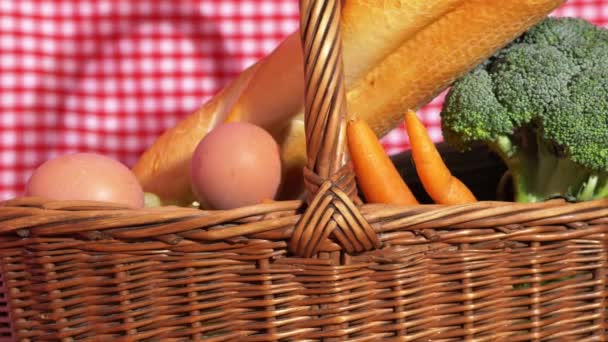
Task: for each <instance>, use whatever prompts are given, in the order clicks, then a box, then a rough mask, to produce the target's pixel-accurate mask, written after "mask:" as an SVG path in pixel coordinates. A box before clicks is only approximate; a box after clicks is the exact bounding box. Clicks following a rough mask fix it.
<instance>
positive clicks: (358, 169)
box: [346, 119, 418, 205]
mask: <svg viewBox="0 0 608 342" xmlns="http://www.w3.org/2000/svg"><path fill="white" fill-rule="evenodd" d="M346 133H347V139H348V147H349V151H350V156H351V160H352V163H353V167H354V170H355V176H356V179H357V182H358V184H359V187H360V189H361V192H362V193H363V195H364V197H365V200H366V201H367V202H368V203H383V204H397V205H416V204H418V201H417V200H416V198H415V197H414V195H413V194H412V192H411V191H410V189H409V187H408V186H407V184H406V183H405V181H404V180H403V178H401V175H400V174H399V172H398V171H397V169H396V168H395V165H394V164H393V162H392V161H391V160H390V158H389V157H388V155H387V154H386V152H385V151H384V148H383V147H382V145H381V143H380V141H379V140H378V137H377V136H376V134H375V133H374V131H373V130H372V129H371V128H370V127H369V126H368V124H367V123H366V122H365V121H364V120H362V119H355V120H350V121H349V122H348V126H347V131H346Z"/></svg>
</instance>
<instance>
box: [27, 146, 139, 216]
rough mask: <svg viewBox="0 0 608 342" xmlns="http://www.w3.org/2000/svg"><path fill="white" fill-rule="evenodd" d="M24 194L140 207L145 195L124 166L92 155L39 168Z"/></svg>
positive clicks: (66, 158)
mask: <svg viewBox="0 0 608 342" xmlns="http://www.w3.org/2000/svg"><path fill="white" fill-rule="evenodd" d="M25 194H26V195H28V196H39V197H45V198H49V199H53V200H86V201H101V202H112V203H117V204H124V205H126V206H129V207H133V208H141V207H143V204H144V192H143V190H142V188H141V185H140V184H139V182H138V180H137V178H135V175H134V174H133V173H132V172H131V170H129V168H128V167H126V166H125V165H124V164H122V163H120V162H118V161H116V160H114V159H112V158H109V157H106V156H103V155H99V154H94V153H74V154H67V155H63V156H59V157H57V158H54V159H51V160H48V161H46V162H45V163H43V164H42V165H40V166H39V167H38V168H37V169H36V170H35V171H34V173H33V174H32V176H31V177H30V179H29V181H28V184H27V186H26V191H25Z"/></svg>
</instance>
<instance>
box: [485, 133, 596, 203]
mask: <svg viewBox="0 0 608 342" xmlns="http://www.w3.org/2000/svg"><path fill="white" fill-rule="evenodd" d="M526 133H527V135H526V136H527V138H528V140H527V141H526V142H519V143H517V144H514V143H513V142H512V140H511V139H510V138H509V137H506V136H500V137H498V138H497V140H496V143H493V144H490V146H491V148H492V150H493V151H495V152H496V153H497V154H498V155H499V156H501V157H502V159H503V161H505V163H506V164H507V166H508V168H509V170H510V171H511V174H512V177H513V185H514V187H515V189H514V190H515V191H514V193H515V201H517V202H539V201H543V200H546V199H550V198H555V197H563V198H566V199H568V200H570V201H575V200H577V199H582V198H583V197H584V200H590V199H594V198H596V194H597V188H598V187H597V185H598V182H595V185H596V187H592V186H583V184H589V185H592V184H593V183H592V181H591V178H590V177H591V176H592V175H591V174H590V173H589V170H587V169H586V168H584V167H582V166H581V165H579V164H577V163H574V162H573V161H572V160H570V159H568V158H565V157H560V156H559V154H557V153H556V152H555V150H554V147H553V146H551V145H550V144H547V143H546V142H545V141H542V140H541V139H539V136H534V134H533V133H531V132H526ZM595 179H597V177H596V178H595ZM576 189H581V190H579V193H577V192H575V191H576ZM582 189H584V190H585V191H584V192H583V191H582ZM603 190H604V191H608V186H606V187H605V188H604V189H603ZM580 192H583V193H584V196H581V194H580Z"/></svg>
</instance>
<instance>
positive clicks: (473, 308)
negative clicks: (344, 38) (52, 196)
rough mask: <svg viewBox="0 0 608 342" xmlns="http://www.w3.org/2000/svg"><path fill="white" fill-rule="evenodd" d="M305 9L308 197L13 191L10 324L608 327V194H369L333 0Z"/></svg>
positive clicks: (182, 331)
mask: <svg viewBox="0 0 608 342" xmlns="http://www.w3.org/2000/svg"><path fill="white" fill-rule="evenodd" d="M301 9H302V22H301V24H302V38H303V39H302V43H303V46H304V53H305V61H306V68H305V71H306V75H305V77H306V84H307V88H306V102H305V103H306V139H307V140H306V141H307V147H308V155H309V163H308V166H307V168H306V170H305V172H304V174H305V176H306V185H307V189H308V194H309V196H308V198H307V200H306V201H303V202H300V201H285V202H274V203H267V204H260V205H256V206H251V207H244V208H239V209H235V210H229V211H202V210H197V209H192V208H178V207H161V208H150V209H141V210H129V209H127V208H122V207H119V206H115V205H110V204H101V203H89V202H67V201H63V202H53V201H48V200H44V199H39V198H18V199H15V200H11V201H7V202H4V203H2V205H1V206H0V257H1V258H0V260H1V262H0V265H1V268H2V269H1V270H2V275H3V276H4V280H5V282H6V286H7V288H8V289H9V290H8V293H9V304H10V318H11V323H12V327H13V333H14V334H15V336H16V339H17V340H20V341H77V340H78V341H81V340H82V341H85V340H86V341H191V340H205V341H228V340H230V341H288V340H292V341H293V340H295V341H318V340H323V341H377V340H386V341H390V340H403V341H431V340H432V341H501V340H508V341H606V340H608V335H607V334H606V329H607V327H608V326H607V323H608V321H607V314H608V312H607V311H606V310H607V299H606V294H607V293H608V292H607V291H608V288H607V283H608V278H607V269H608V265H607V263H608V261H607V260H608V259H607V247H608V246H607V244H606V242H607V238H606V237H607V233H608V206H607V204H608V202H606V201H595V202H584V203H576V204H572V203H566V202H563V201H560V200H554V201H548V202H545V203H538V204H520V203H509V202H488V201H483V202H478V203H475V204H468V205H460V206H441V205H421V206H415V207H399V206H388V205H370V204H363V203H361V201H360V199H358V198H357V191H356V185H355V179H354V175H353V172H352V169H351V166H350V163H349V160H348V154H347V153H346V150H347V149H346V148H345V130H344V125H345V122H346V120H347V116H346V113H345V105H344V104H345V100H344V89H343V83H342V66H341V47H340V44H339V42H340V39H339V38H340V32H339V25H338V20H337V19H336V18H338V17H339V16H340V5H339V1H337V0H333V1H302V8H301Z"/></svg>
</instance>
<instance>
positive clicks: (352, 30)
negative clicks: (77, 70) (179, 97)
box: [133, 0, 564, 205]
mask: <svg viewBox="0 0 608 342" xmlns="http://www.w3.org/2000/svg"><path fill="white" fill-rule="evenodd" d="M563 2H564V0H501V1H496V0H394V1H388V0H347V1H346V2H345V3H344V5H343V6H344V7H343V15H342V19H341V28H342V30H343V34H342V44H343V51H344V52H343V53H344V55H343V63H344V69H345V86H346V91H347V94H346V95H347V107H348V112H349V115H352V116H355V117H360V118H363V119H364V120H366V121H367V122H368V123H369V125H370V126H371V127H372V128H373V130H374V131H375V132H376V134H377V135H378V136H384V135H385V134H386V133H387V132H388V131H390V130H391V129H393V128H394V127H396V126H397V125H398V124H399V123H400V121H401V119H402V113H403V112H404V111H405V110H407V109H418V108H420V107H421V106H423V105H424V104H426V103H428V101H430V100H431V99H432V98H433V97H434V96H436V95H437V94H438V93H440V92H441V91H442V90H444V89H445V88H446V87H448V86H449V84H450V83H451V82H452V81H454V80H455V79H456V78H458V77H459V76H461V75H463V74H464V73H466V72H468V71H469V70H470V69H471V68H473V67H474V66H476V65H477V64H478V63H480V62H481V61H483V60H484V59H486V58H488V57H489V56H491V55H492V54H493V53H494V51H496V50H497V49H499V48H501V47H502V46H504V45H505V44H507V43H508V42H509V41H511V40H512V39H514V38H515V37H516V36H518V35H519V34H521V33H523V32H524V31H525V30H527V29H528V28H529V27H531V26H532V25H533V24H535V23H537V22H538V21H540V20H541V19H542V18H543V17H545V16H546V15H548V14H549V13H550V12H551V11H552V10H553V9H555V8H557V7H558V6H559V5H561V4H562V3H563ZM299 34H300V33H299V31H296V32H294V33H293V34H291V35H290V36H288V37H287V38H286V39H285V40H284V41H283V42H282V44H280V45H279V46H278V47H277V48H276V49H275V50H274V51H273V52H272V53H271V54H269V55H268V56H267V57H266V58H264V59H262V60H260V61H259V62H258V63H256V64H255V65H254V66H252V67H251V68H249V69H247V70H246V71H244V72H243V73H242V74H240V75H239V76H238V77H237V78H236V79H235V80H234V81H233V82H232V83H230V84H229V85H228V86H227V87H226V88H225V89H224V90H222V91H221V92H220V93H218V94H217V95H216V96H214V97H213V98H212V99H211V100H210V101H208V102H207V103H205V104H203V105H202V107H201V108H200V109H199V110H198V111H196V112H195V113H193V114H191V115H190V116H188V117H187V118H186V119H184V120H183V121H182V122H180V123H179V124H178V125H177V126H176V127H174V128H172V129H169V130H168V131H166V132H165V133H164V134H163V135H162V136H161V137H160V138H159V139H158V140H157V141H156V142H155V143H154V144H153V145H152V146H150V147H149V148H148V149H147V150H146V151H145V152H144V153H143V154H142V156H141V157H140V159H139V160H138V161H137V163H136V164H135V166H134V167H133V171H134V173H135V175H136V176H137V177H138V179H139V180H140V182H141V183H142V186H143V188H144V190H145V191H148V192H153V193H155V194H157V195H158V196H159V197H160V198H161V200H162V201H163V203H165V204H177V205H183V204H188V203H189V202H191V201H192V200H194V198H193V196H192V192H191V190H190V182H189V179H188V176H189V169H188V167H189V160H190V156H191V154H192V152H193V151H194V149H195V147H196V145H197V144H198V142H199V141H200V139H202V138H203V137H204V136H205V134H206V133H207V132H209V131H210V130H211V129H213V128H214V127H215V126H216V125H218V124H220V123H222V122H226V121H247V122H251V123H253V124H257V125H260V126H262V127H263V128H265V129H267V130H268V131H269V132H270V133H271V134H272V135H273V136H274V137H275V139H277V141H278V142H279V144H280V146H281V153H282V162H283V172H284V174H283V184H282V186H281V189H282V191H281V193H280V195H279V196H278V199H291V198H295V197H297V196H299V195H300V194H301V193H302V190H303V181H302V174H301V172H302V167H303V166H304V165H305V164H306V160H307V158H306V142H305V138H304V115H303V99H304V96H303V95H304V94H303V89H304V84H303V80H304V78H303V65H302V64H303V58H302V49H301V46H300V41H299V39H300V38H299Z"/></svg>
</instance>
